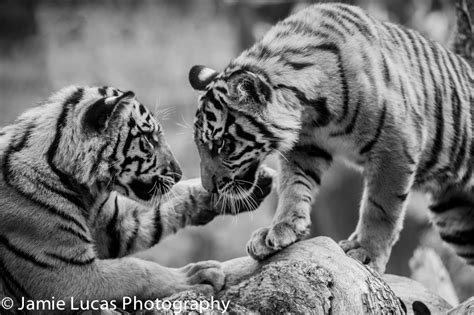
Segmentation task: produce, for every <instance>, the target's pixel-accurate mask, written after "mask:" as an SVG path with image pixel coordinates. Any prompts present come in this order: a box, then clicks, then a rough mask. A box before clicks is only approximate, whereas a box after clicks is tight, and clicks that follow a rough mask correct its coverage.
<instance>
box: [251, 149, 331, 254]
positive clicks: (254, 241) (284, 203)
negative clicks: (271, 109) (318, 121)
mask: <svg viewBox="0 0 474 315" xmlns="http://www.w3.org/2000/svg"><path fill="white" fill-rule="evenodd" d="M331 162H332V156H331V154H329V153H328V152H326V151H325V150H323V149H321V148H319V147H317V146H315V145H298V146H296V147H295V148H294V151H293V152H292V156H291V157H289V158H287V159H283V158H282V159H280V164H281V172H280V177H279V185H278V186H279V187H278V190H279V194H278V195H279V198H278V208H277V210H276V213H275V216H274V218H273V221H272V224H271V226H270V227H265V228H261V229H259V230H257V231H255V232H254V233H253V234H252V237H251V239H250V241H249V242H248V244H247V252H248V253H249V255H250V256H252V257H253V258H255V259H257V260H261V259H264V258H265V257H267V256H269V255H271V254H273V253H275V252H277V251H279V250H281V249H283V248H285V247H287V246H289V245H291V244H293V243H295V242H297V241H299V240H300V239H302V238H303V237H304V236H306V235H307V234H308V232H309V227H310V225H311V218H310V212H311V205H312V202H313V197H314V196H315V195H316V194H317V192H318V191H319V189H318V188H319V185H320V184H321V176H322V174H323V172H325V171H326V170H327V169H328V168H329V166H330V164H331Z"/></svg>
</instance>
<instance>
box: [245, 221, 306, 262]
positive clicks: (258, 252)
mask: <svg viewBox="0 0 474 315" xmlns="http://www.w3.org/2000/svg"><path fill="white" fill-rule="evenodd" d="M308 231H309V229H308V227H307V226H305V227H304V228H299V226H298V225H295V224H291V223H287V222H280V223H277V224H275V225H274V226H271V227H270V228H261V229H259V230H257V231H255V232H254V233H253V234H252V237H251V238H250V241H249V242H248V243H247V253H248V254H249V255H250V256H251V257H253V258H254V259H256V260H263V259H265V258H266V257H268V256H270V255H271V254H273V253H276V252H278V251H280V250H282V249H283V248H285V247H288V246H290V245H291V244H293V243H295V242H297V241H299V240H300V239H301V238H302V237H304V236H305V235H306V234H308Z"/></svg>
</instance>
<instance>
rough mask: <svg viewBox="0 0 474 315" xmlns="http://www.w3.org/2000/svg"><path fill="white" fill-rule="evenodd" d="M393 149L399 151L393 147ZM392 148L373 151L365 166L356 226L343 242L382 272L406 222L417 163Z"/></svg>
mask: <svg viewBox="0 0 474 315" xmlns="http://www.w3.org/2000/svg"><path fill="white" fill-rule="evenodd" d="M391 152H400V151H398V150H392V151H391ZM391 152H374V154H372V155H371V157H370V160H371V163H370V165H368V166H367V168H366V169H365V170H364V175H365V188H364V194H363V198H362V204H361V207H360V212H359V221H358V223H357V227H356V230H355V231H354V232H353V233H352V235H351V236H350V237H349V239H348V240H344V241H341V242H340V245H341V247H342V249H343V250H344V251H345V252H347V254H348V255H349V256H352V257H353V258H356V259H357V260H359V261H361V262H363V263H369V264H370V265H371V266H372V267H373V268H374V269H376V270H377V271H379V272H380V273H383V272H384V271H385V265H386V264H387V262H388V259H389V257H390V252H391V250H392V246H393V244H394V243H395V242H396V241H397V239H398V236H399V234H400V231H401V229H402V225H403V218H404V215H405V214H404V213H405V208H406V205H407V201H406V199H407V196H408V193H409V191H410V189H411V186H412V184H413V178H414V170H413V168H414V166H413V165H411V166H410V164H409V163H407V162H406V161H404V158H403V157H400V156H394V154H393V153H391Z"/></svg>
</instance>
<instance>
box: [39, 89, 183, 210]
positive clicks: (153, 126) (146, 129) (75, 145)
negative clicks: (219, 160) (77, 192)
mask: <svg viewBox="0 0 474 315" xmlns="http://www.w3.org/2000/svg"><path fill="white" fill-rule="evenodd" d="M52 101H53V103H55V102H57V103H59V104H61V112H60V115H59V120H58V123H57V126H58V127H57V131H56V141H57V143H56V144H54V143H53V145H52V146H54V145H56V147H55V149H54V152H53V153H52V156H50V160H51V163H52V164H53V165H54V167H55V168H57V169H58V170H60V172H63V173H65V174H66V176H68V177H70V178H76V180H77V181H78V184H80V185H82V186H83V187H84V186H85V187H87V189H88V190H94V189H96V190H99V191H104V190H106V191H110V190H117V191H119V192H120V193H122V194H124V195H126V196H129V197H131V198H132V199H135V200H137V201H142V202H148V201H152V199H153V198H154V197H155V196H157V195H159V194H163V193H166V192H167V191H168V190H169V189H170V188H171V186H173V185H174V184H175V183H176V182H178V181H179V180H180V178H181V169H180V167H179V165H178V162H177V161H176V159H175V158H174V156H173V154H172V152H171V150H170V147H169V146H168V144H167V143H166V141H165V139H164V136H163V130H162V128H161V126H160V124H159V123H158V122H157V121H156V120H155V118H154V117H153V115H152V113H151V112H150V111H149V110H148V109H147V108H146V107H145V106H144V105H143V104H141V103H140V102H139V101H138V100H137V99H136V97H135V94H134V93H133V92H130V91H128V92H123V91H121V90H118V89H115V88H111V87H100V88H96V87H72V88H67V89H64V90H62V91H60V92H59V93H58V94H57V95H56V96H54V97H53V100H52ZM50 151H51V150H48V152H49V153H51V152H50Z"/></svg>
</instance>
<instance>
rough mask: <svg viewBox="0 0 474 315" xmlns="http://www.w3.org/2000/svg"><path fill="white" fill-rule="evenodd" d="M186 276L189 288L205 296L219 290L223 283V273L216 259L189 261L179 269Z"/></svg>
mask: <svg viewBox="0 0 474 315" xmlns="http://www.w3.org/2000/svg"><path fill="white" fill-rule="evenodd" d="M180 272H181V273H182V274H183V275H184V276H185V278H186V284H187V285H188V286H189V289H190V290H193V291H198V292H199V293H202V294H204V295H206V296H208V295H211V294H212V293H215V292H219V291H220V290H221V289H222V288H223V287H224V284H225V274H224V271H223V270H222V266H221V263H220V262H218V261H213V260H209V261H201V262H196V263H191V264H189V265H186V266H185V267H183V268H181V269H180Z"/></svg>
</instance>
